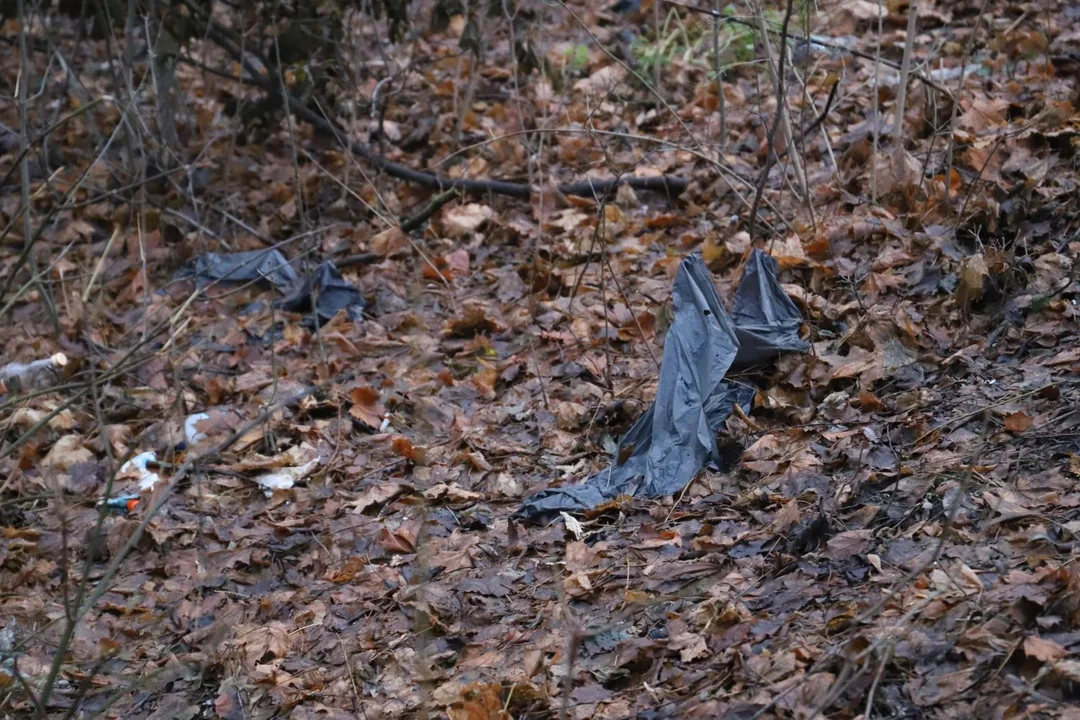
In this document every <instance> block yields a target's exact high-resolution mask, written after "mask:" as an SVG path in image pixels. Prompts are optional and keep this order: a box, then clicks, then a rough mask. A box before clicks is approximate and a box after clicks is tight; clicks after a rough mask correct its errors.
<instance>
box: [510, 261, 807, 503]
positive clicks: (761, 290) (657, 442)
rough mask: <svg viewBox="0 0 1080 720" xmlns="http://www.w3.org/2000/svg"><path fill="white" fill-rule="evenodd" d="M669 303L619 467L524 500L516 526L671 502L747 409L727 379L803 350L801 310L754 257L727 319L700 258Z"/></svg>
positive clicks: (772, 266) (769, 266)
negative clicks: (604, 508) (630, 502)
mask: <svg viewBox="0 0 1080 720" xmlns="http://www.w3.org/2000/svg"><path fill="white" fill-rule="evenodd" d="M672 301H673V305H674V308H675V317H674V321H673V322H672V324H671V327H670V328H669V329H668V333H667V337H666V339H665V341H664V359H663V362H662V364H661V366H660V380H659V383H658V385H657V388H656V400H655V401H654V402H653V404H652V406H651V407H650V408H649V409H648V410H647V411H646V412H645V413H644V414H643V415H642V416H641V417H639V418H638V419H637V422H635V423H634V425H633V426H632V427H631V428H630V430H628V431H627V433H626V435H625V436H624V437H623V438H622V440H621V441H620V442H619V449H618V453H617V455H616V457H617V458H623V462H622V463H619V462H617V461H616V462H615V463H613V464H612V465H611V467H609V468H608V469H607V470H604V471H602V472H599V473H597V474H596V475H593V476H592V477H590V478H589V479H588V480H585V481H584V482H582V483H580V484H578V485H569V486H565V487H558V488H551V489H548V490H542V491H540V492H538V493H536V494H534V495H532V496H530V497H528V498H526V499H525V502H524V503H523V504H522V506H521V508H520V509H519V510H518V512H517V515H518V517H522V518H526V519H536V518H539V517H542V516H547V515H551V514H554V513H558V512H561V511H566V512H575V511H582V510H589V509H591V508H594V507H596V506H597V505H600V504H602V503H604V502H607V501H609V500H613V499H615V498H616V497H618V496H620V495H630V496H633V497H645V498H653V497H661V496H663V495H674V494H676V493H678V492H679V491H680V490H682V489H683V488H684V487H686V484H687V483H688V482H690V481H691V480H692V479H693V477H694V475H696V474H697V473H698V471H700V470H701V469H702V468H703V467H706V466H707V465H711V466H716V465H717V463H718V462H719V460H720V455H719V451H718V449H717V445H716V435H717V433H718V432H720V430H721V428H722V427H723V424H724V421H725V420H727V418H728V416H729V415H730V414H731V412H732V410H733V408H734V406H735V404H736V403H738V404H739V405H740V406H742V407H743V408H744V409H745V410H747V411H749V409H750V402H751V401H752V400H753V398H754V388H753V387H750V386H748V385H745V384H741V383H737V382H733V381H731V380H725V376H726V375H727V373H728V371H729V370H730V369H731V368H733V367H734V368H745V367H749V366H751V365H758V364H761V363H765V362H769V361H771V360H774V359H775V358H776V357H777V356H778V355H779V354H780V353H782V352H792V351H794V352H805V351H806V350H807V349H808V347H809V346H808V345H807V343H806V342H805V341H803V340H801V339H799V327H800V326H801V325H802V317H801V315H800V314H799V310H798V308H796V307H795V305H794V303H792V302H791V299H790V298H789V297H788V296H787V294H785V293H784V290H783V288H781V287H780V284H779V283H778V282H777V279H776V261H775V260H773V259H772V258H771V257H769V256H768V255H766V254H765V253H764V252H762V251H761V250H754V252H753V254H752V255H751V257H750V259H749V261H748V262H747V264H746V267H745V268H744V270H743V277H742V282H741V283H740V284H739V288H738V290H737V291H736V292H735V302H734V307H733V309H732V312H731V315H730V316H729V315H728V313H727V311H726V310H724V306H723V303H721V302H720V296H719V295H718V294H717V292H716V286H715V285H714V284H713V281H712V276H711V275H710V273H709V269H708V268H707V267H706V266H705V263H704V261H703V260H702V259H701V256H700V255H698V254H694V255H690V256H689V257H687V258H686V259H685V260H683V261H682V264H680V265H679V271H678V273H677V274H676V276H675V284H674V286H673V288H672Z"/></svg>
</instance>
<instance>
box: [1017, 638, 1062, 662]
mask: <svg viewBox="0 0 1080 720" xmlns="http://www.w3.org/2000/svg"><path fill="white" fill-rule="evenodd" d="M1024 654H1025V655H1027V656H1028V657H1029V658H1032V659H1033V660H1038V661H1039V662H1042V663H1053V662H1054V661H1056V660H1061V659H1062V658H1064V657H1067V656H1068V655H1069V651H1068V650H1067V649H1065V648H1064V647H1062V646H1061V645H1059V644H1058V643H1056V642H1054V641H1053V640H1048V639H1047V638H1041V637H1039V636H1038V635H1028V636H1027V637H1026V638H1024Z"/></svg>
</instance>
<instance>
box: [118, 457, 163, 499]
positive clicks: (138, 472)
mask: <svg viewBox="0 0 1080 720" xmlns="http://www.w3.org/2000/svg"><path fill="white" fill-rule="evenodd" d="M153 462H157V453H155V452H154V451H153V450H150V451H149V452H144V453H139V454H138V455H136V456H135V457H133V458H131V459H130V460H128V461H127V462H126V463H124V464H123V465H122V466H120V474H121V475H133V476H135V477H136V478H138V480H139V490H142V491H143V492H146V491H147V490H153V489H154V486H155V485H157V484H158V483H159V482H160V481H161V476H160V475H158V474H157V473H156V472H154V471H153V470H150V469H148V468H147V467H146V466H147V465H148V464H149V463H153Z"/></svg>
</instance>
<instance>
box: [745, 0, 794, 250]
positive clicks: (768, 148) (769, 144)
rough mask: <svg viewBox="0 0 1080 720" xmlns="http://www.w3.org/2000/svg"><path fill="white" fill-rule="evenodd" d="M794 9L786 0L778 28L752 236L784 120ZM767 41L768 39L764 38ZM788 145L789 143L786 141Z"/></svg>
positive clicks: (755, 195) (753, 212) (752, 217)
mask: <svg viewBox="0 0 1080 720" xmlns="http://www.w3.org/2000/svg"><path fill="white" fill-rule="evenodd" d="M794 10H795V2H794V0H788V3H787V10H786V11H785V12H784V24H783V25H782V26H781V28H780V59H779V60H778V61H777V71H776V116H775V117H774V119H773V124H772V126H771V127H770V128H769V134H768V136H767V138H766V141H765V153H766V156H765V167H763V168H761V174H760V175H759V176H758V181H757V186H756V187H755V188H754V204H753V205H751V206H750V218H749V222H748V224H749V232H750V237H753V236H754V232H755V230H756V229H757V214H758V208H759V207H761V196H762V194H763V193H764V192H765V181H766V180H767V179H768V177H769V171H770V170H771V169H772V166H773V164H774V163H775V162H776V152H775V148H776V131H777V129H778V128H779V127H780V123H782V122H783V120H784V105H785V99H786V96H785V94H784V93H785V90H784V65H785V61H786V60H787V47H786V45H787V31H788V23H790V22H791V13H792V12H794ZM765 42H768V40H765ZM788 145H789V146H790V143H788Z"/></svg>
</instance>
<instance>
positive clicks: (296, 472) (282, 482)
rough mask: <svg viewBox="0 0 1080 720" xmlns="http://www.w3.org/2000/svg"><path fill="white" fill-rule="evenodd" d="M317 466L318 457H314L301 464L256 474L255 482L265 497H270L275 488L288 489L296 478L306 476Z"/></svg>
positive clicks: (294, 482)
mask: <svg viewBox="0 0 1080 720" xmlns="http://www.w3.org/2000/svg"><path fill="white" fill-rule="evenodd" d="M318 466H319V458H314V459H312V460H309V461H307V462H306V463H304V464H303V465H294V466H292V467H284V468H280V469H278V470H275V471H273V472H268V473H263V474H262V475H256V476H255V482H256V483H257V484H258V485H259V487H261V488H262V489H263V493H264V494H265V495H266V497H271V496H272V495H273V494H274V491H275V490H288V489H289V488H291V487H292V486H293V485H295V484H296V481H297V480H302V479H303V478H305V477H307V476H308V475H310V474H311V472H312V471H313V470H314V469H315V468H317V467H318Z"/></svg>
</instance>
